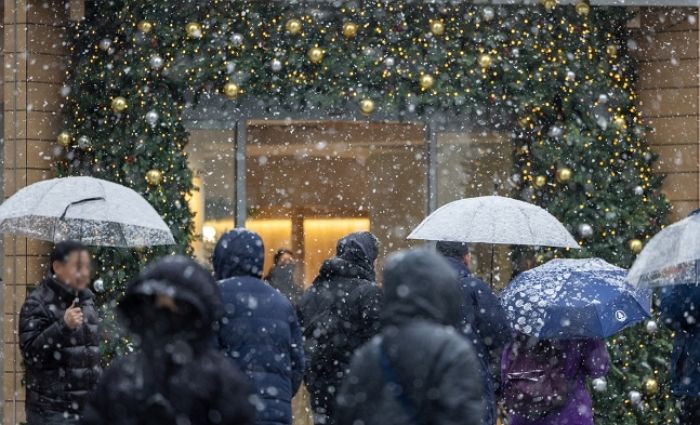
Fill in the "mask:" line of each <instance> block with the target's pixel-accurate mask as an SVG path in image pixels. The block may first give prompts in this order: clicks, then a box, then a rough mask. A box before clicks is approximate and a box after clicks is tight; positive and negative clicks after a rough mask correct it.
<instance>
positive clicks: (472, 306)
mask: <svg viewBox="0 0 700 425" xmlns="http://www.w3.org/2000/svg"><path fill="white" fill-rule="evenodd" d="M437 251H438V252H439V253H440V254H442V255H443V256H444V257H445V258H446V259H447V261H448V262H449V263H450V265H451V266H452V268H453V269H454V270H455V271H456V272H457V275H458V278H459V282H460V290H461V293H462V306H461V309H460V310H461V316H462V319H461V322H460V325H459V328H460V330H461V332H462V333H463V334H464V335H465V336H466V337H467V338H468V339H469V340H470V341H471V342H472V343H473V344H474V347H475V348H476V352H477V356H478V359H479V363H480V365H481V373H482V380H483V385H484V390H483V394H484V400H485V401H486V414H485V416H484V421H483V422H482V423H483V425H494V424H495V423H496V400H497V395H496V394H497V393H498V392H499V386H500V384H499V382H498V381H499V371H500V362H501V353H502V352H503V348H504V347H505V346H506V345H507V344H508V343H509V342H510V341H511V337H512V334H511V328H510V325H509V324H508V321H507V319H506V314H505V311H504V310H503V307H502V306H501V303H500V302H499V300H498V297H496V294H494V292H493V290H492V289H491V288H490V287H489V285H487V284H486V283H485V282H483V281H482V280H480V279H478V278H476V277H475V276H474V275H473V274H472V272H471V265H472V254H471V252H470V251H469V246H468V245H467V244H466V243H462V242H438V243H437Z"/></svg>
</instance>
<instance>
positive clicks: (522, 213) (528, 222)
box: [518, 208, 534, 237]
mask: <svg viewBox="0 0 700 425" xmlns="http://www.w3.org/2000/svg"><path fill="white" fill-rule="evenodd" d="M518 212H519V213H520V214H521V215H522V216H523V217H524V218H525V224H527V230H529V231H530V237H532V235H534V233H533V231H532V226H531V225H530V220H529V217H528V215H527V214H525V211H523V210H522V209H519V208H518Z"/></svg>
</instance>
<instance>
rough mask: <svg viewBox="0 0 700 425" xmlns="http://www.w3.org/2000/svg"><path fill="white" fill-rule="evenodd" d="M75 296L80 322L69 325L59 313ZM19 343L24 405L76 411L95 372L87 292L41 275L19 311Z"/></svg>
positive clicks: (94, 331) (96, 339) (94, 328)
mask: <svg viewBox="0 0 700 425" xmlns="http://www.w3.org/2000/svg"><path fill="white" fill-rule="evenodd" d="M76 298H78V300H79V301H78V304H77V305H78V306H79V307H80V309H81V310H82V312H83V319H84V322H83V325H81V326H80V327H79V328H77V329H76V330H71V329H70V328H68V326H66V323H65V322H64V321H63V315H64V313H65V311H66V309H67V308H68V307H70V305H71V304H73V301H74V300H75V299H76ZM19 343H20V349H21V351H22V358H23V359H24V364H25V368H26V385H27V387H26V388H27V409H28V410H31V411H35V412H39V411H47V410H48V411H53V412H72V413H77V412H80V411H81V410H82V408H83V405H84V403H85V399H86V397H87V395H88V393H89V392H90V391H92V390H93V389H94V388H95V385H97V381H98V380H99V378H100V373H101V368H100V350H99V345H100V336H99V331H98V318H97V313H96V312H95V306H94V304H93V294H92V292H90V291H89V290H84V291H81V292H80V293H79V294H78V293H77V292H76V291H75V290H72V289H70V288H69V287H67V286H65V285H63V284H62V283H60V282H58V281H57V280H55V279H54V278H52V277H47V278H45V279H44V281H43V282H42V283H41V284H40V285H39V287H38V288H36V289H35V290H34V291H32V293H31V294H29V296H28V297H27V299H26V301H25V302H24V305H23V306H22V310H21V311H20V318H19Z"/></svg>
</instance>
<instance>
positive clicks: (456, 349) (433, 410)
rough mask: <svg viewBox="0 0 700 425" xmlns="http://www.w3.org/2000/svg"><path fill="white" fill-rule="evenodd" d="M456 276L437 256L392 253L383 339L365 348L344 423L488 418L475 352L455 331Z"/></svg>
mask: <svg viewBox="0 0 700 425" xmlns="http://www.w3.org/2000/svg"><path fill="white" fill-rule="evenodd" d="M458 285H459V284H458V281H457V274H456V273H455V272H454V271H453V270H452V269H451V268H450V266H449V265H448V264H447V262H445V260H444V259H442V258H440V256H438V255H437V254H435V253H433V252H428V251H423V250H414V251H404V252H399V253H397V254H394V255H392V256H391V257H389V259H387V262H386V267H385V272H384V308H383V311H382V319H383V320H382V322H383V325H384V326H383V330H382V333H381V334H380V335H379V336H377V337H375V338H373V339H372V341H371V342H368V343H367V344H365V345H364V346H363V347H362V348H360V349H359V350H358V351H357V352H356V353H355V356H354V357H353V359H352V364H351V366H350V372H349V374H348V375H347V376H346V377H345V380H344V381H343V386H342V388H341V390H340V394H339V396H338V406H337V416H336V418H337V421H336V422H337V424H338V425H355V424H363V425H417V424H433V425H478V424H480V423H481V421H482V417H483V416H484V404H483V402H482V398H481V389H482V381H481V372H480V370H479V366H478V365H479V363H478V361H477V358H476V354H475V351H474V347H473V346H472V345H471V344H470V343H469V342H468V341H466V340H465V339H464V337H463V336H462V335H461V334H460V333H458V332H456V331H455V330H454V328H453V326H458V325H459V324H460V321H461V315H460V298H461V297H460V290H459V286H458Z"/></svg>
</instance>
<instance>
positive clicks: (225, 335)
mask: <svg viewBox="0 0 700 425" xmlns="http://www.w3.org/2000/svg"><path fill="white" fill-rule="evenodd" d="M264 260H265V249H264V246H263V241H262V239H260V236H258V235H257V234H256V233H253V232H251V231H248V230H245V229H235V230H232V231H230V232H228V233H226V234H225V235H223V236H222V237H221V239H220V240H219V242H218V243H217V245H216V247H215V248H214V258H213V262H214V270H215V273H216V278H217V279H219V287H220V288H221V296H222V298H223V301H224V305H225V310H226V311H225V313H224V318H223V319H222V321H221V325H220V328H219V332H218V337H217V342H218V344H219V347H220V348H221V350H222V351H223V352H224V353H225V354H226V355H227V356H228V357H229V358H230V359H231V360H232V361H233V364H235V365H236V366H238V367H239V368H240V369H241V370H242V371H243V372H244V373H245V374H246V375H247V376H248V379H249V382H250V384H251V386H252V387H253V389H254V394H255V397H254V399H253V400H254V403H255V406H256V409H257V419H256V421H255V423H256V424H258V425H290V424H291V423H292V397H293V396H294V395H295V394H296V392H297V391H298V390H299V387H300V386H301V382H302V379H303V376H304V342H303V340H302V336H301V327H300V326H299V321H298V320H297V316H296V312H295V311H294V308H293V307H292V305H291V303H290V302H289V300H288V299H287V298H286V297H285V296H284V295H282V294H281V293H280V292H279V291H277V290H276V289H274V288H272V287H271V286H269V285H268V284H266V283H265V282H263V281H262V280H261V277H262V271H263V262H264Z"/></svg>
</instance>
